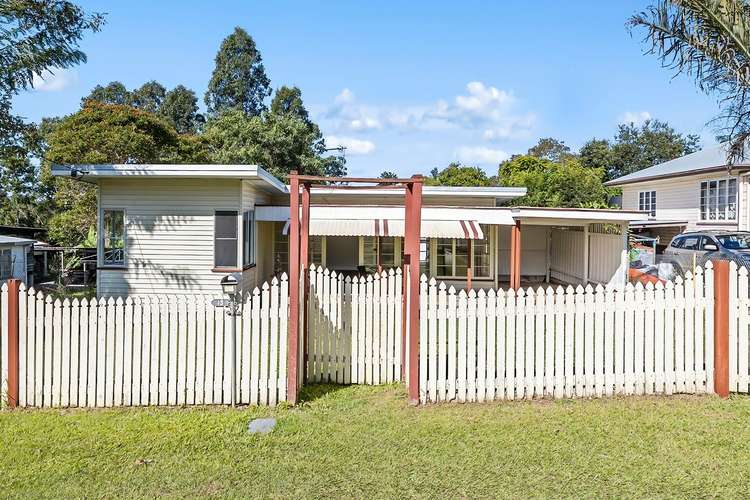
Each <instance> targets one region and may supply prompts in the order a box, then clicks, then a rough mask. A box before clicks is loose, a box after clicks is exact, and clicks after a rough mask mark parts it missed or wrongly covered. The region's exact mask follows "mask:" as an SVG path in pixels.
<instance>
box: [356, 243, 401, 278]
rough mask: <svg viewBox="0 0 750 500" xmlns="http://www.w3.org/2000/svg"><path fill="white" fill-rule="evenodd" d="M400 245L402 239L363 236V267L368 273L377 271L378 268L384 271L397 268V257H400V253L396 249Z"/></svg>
mask: <svg viewBox="0 0 750 500" xmlns="http://www.w3.org/2000/svg"><path fill="white" fill-rule="evenodd" d="M396 240H399V241H398V242H397V241H396ZM400 243H401V241H400V238H394V237H391V236H363V237H362V265H363V266H365V268H366V269H367V271H368V272H373V271H377V269H378V266H380V267H381V268H383V269H389V268H392V267H395V266H397V265H398V264H399V262H398V261H397V259H396V256H397V255H398V256H400V251H399V250H397V249H396V247H397V245H399V244H400Z"/></svg>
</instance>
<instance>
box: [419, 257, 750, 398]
mask: <svg viewBox="0 0 750 500" xmlns="http://www.w3.org/2000/svg"><path fill="white" fill-rule="evenodd" d="M745 278H746V274H745ZM746 282H747V281H746V280H745V283H746ZM421 286H422V289H421V294H420V295H421V301H422V303H421V311H422V314H421V316H420V322H421V328H420V331H421V337H420V358H419V361H420V370H419V373H420V381H419V387H420V399H421V401H422V402H428V401H429V402H437V401H454V400H457V401H488V400H502V399H521V398H541V397H555V398H561V397H567V398H572V397H591V396H610V395H618V394H656V393H660V394H673V393H702V392H711V391H712V390H713V270H712V267H711V264H710V263H709V264H708V265H707V266H706V269H705V272H704V270H703V269H700V268H699V269H697V270H696V273H695V276H692V275H688V276H687V277H686V278H685V280H684V281H683V280H682V279H677V280H676V282H675V283H671V282H668V283H666V285H662V284H657V285H656V286H653V285H652V284H648V285H647V286H645V287H644V286H643V285H641V284H637V285H635V286H633V285H632V284H628V285H627V286H626V287H625V288H624V289H619V290H618V289H614V288H607V289H605V288H604V287H602V286H597V287H596V288H592V287H591V286H587V287H586V288H585V289H584V288H582V287H580V286H579V287H578V288H576V289H573V287H568V288H567V289H563V288H562V287H557V288H556V289H553V288H552V287H548V288H546V289H542V288H540V289H538V290H532V289H530V288H529V289H528V290H519V291H518V292H517V293H515V292H514V291H513V290H509V291H502V290H499V291H497V292H496V291H494V290H490V291H489V292H488V293H485V292H484V291H483V290H480V291H479V292H478V293H475V292H474V291H473V290H472V291H470V292H469V293H468V294H467V293H466V292H465V291H463V290H462V291H461V292H459V293H458V294H457V293H456V291H455V290H454V289H453V288H452V287H451V288H450V289H448V290H446V287H445V284H443V283H441V284H440V285H438V284H437V283H436V282H435V280H434V279H433V280H430V282H429V284H428V282H427V279H426V278H425V277H422V284H421ZM741 312H742V311H741ZM747 312H748V311H747V307H745V309H744V314H747ZM744 339H745V340H744V341H745V346H747V334H744ZM746 362H747V361H745V363H746ZM744 373H745V374H747V370H746V365H745V372H744Z"/></svg>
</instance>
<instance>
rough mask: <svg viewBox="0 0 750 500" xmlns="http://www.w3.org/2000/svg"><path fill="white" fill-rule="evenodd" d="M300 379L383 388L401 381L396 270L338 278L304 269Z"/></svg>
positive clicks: (399, 296) (399, 299) (398, 272)
mask: <svg viewBox="0 0 750 500" xmlns="http://www.w3.org/2000/svg"><path fill="white" fill-rule="evenodd" d="M308 273H309V274H308V276H309V281H308V283H309V294H308V302H307V311H308V314H307V336H306V346H307V358H306V361H305V365H306V371H307V373H306V380H307V381H308V382H316V383H319V382H327V383H338V384H349V383H355V384H370V385H375V384H385V383H391V382H395V381H399V380H400V379H401V335H402V332H401V328H402V316H401V313H402V284H403V281H402V276H401V270H400V269H395V270H394V269H389V270H387V271H386V270H383V271H382V272H380V273H375V274H373V275H368V276H356V277H351V276H346V277H345V276H344V275H343V274H337V273H336V272H329V271H328V270H327V269H323V268H322V267H315V266H311V267H310V269H309V270H308Z"/></svg>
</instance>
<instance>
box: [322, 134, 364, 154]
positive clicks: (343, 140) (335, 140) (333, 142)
mask: <svg viewBox="0 0 750 500" xmlns="http://www.w3.org/2000/svg"><path fill="white" fill-rule="evenodd" d="M326 145H327V146H328V147H337V146H344V147H345V148H346V152H347V153H348V154H352V155H369V154H371V153H373V152H374V151H375V143H373V142H372V141H365V140H362V139H354V138H352V137H340V136H336V135H329V136H328V137H326Z"/></svg>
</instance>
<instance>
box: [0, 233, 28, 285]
mask: <svg viewBox="0 0 750 500" xmlns="http://www.w3.org/2000/svg"><path fill="white" fill-rule="evenodd" d="M34 243H36V240H32V239H28V238H18V237H15V236H2V235H0V282H2V281H4V280H7V279H11V278H13V279H19V280H21V281H23V282H24V283H26V284H27V285H33V284H34Z"/></svg>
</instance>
